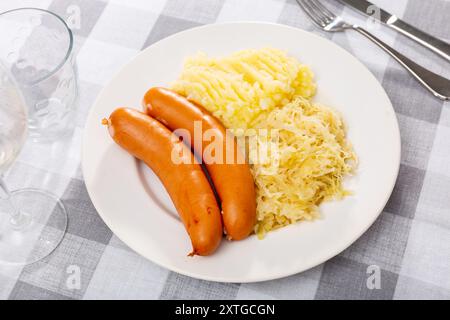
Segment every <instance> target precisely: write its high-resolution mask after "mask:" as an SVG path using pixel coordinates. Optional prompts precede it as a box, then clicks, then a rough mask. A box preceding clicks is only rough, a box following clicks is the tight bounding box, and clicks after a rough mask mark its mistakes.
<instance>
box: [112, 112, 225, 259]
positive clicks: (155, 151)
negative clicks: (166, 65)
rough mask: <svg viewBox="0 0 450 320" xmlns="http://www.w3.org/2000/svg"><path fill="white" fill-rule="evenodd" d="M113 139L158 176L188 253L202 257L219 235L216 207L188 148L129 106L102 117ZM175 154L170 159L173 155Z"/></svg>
mask: <svg viewBox="0 0 450 320" xmlns="http://www.w3.org/2000/svg"><path fill="white" fill-rule="evenodd" d="M103 124H106V125H108V129H109V133H110V135H111V137H112V138H113V139H114V141H115V142H116V143H117V144H118V145H120V146H121V147H122V148H124V149H125V150H126V151H128V152H129V153H130V154H132V155H133V156H135V157H136V158H138V159H140V160H142V161H144V162H145V163H146V164H147V165H148V166H149V167H150V168H151V169H152V170H153V171H154V172H155V173H156V175H157V176H158V177H159V179H160V180H161V182H162V183H163V185H164V187H165V188H166V190H167V192H168V193H169V195H170V198H171V199H172V201H173V203H174V205H175V208H176V209H177V211H178V213H179V215H180V217H181V220H182V221H183V223H184V226H185V227H186V230H187V232H188V234H189V236H190V238H191V242H192V247H193V251H192V253H191V254H190V255H201V256H206V255H210V254H212V253H213V252H214V251H215V250H216V249H217V247H218V246H219V244H220V242H221V239H222V236H223V226H222V221H221V215H220V209H219V206H218V204H217V201H216V198H215V196H214V192H213V190H212V187H211V185H210V184H209V182H208V180H207V178H206V175H205V173H204V172H203V170H202V168H201V166H200V164H199V163H198V162H197V161H195V159H194V156H193V154H192V152H191V150H190V149H189V148H188V147H187V146H186V145H185V144H184V143H183V142H182V141H180V140H179V139H178V138H176V137H175V136H174V135H173V134H172V132H171V131H170V130H168V129H167V128H166V127H164V126H163V125H162V124H161V123H160V122H158V121H157V120H155V119H153V118H151V117H150V116H148V115H146V114H144V113H142V112H140V111H137V110H133V109H129V108H120V109H117V110H115V111H114V112H113V113H112V114H111V116H110V118H109V120H106V119H104V120H103ZM174 154H176V155H178V156H179V158H178V159H176V161H173V160H174V159H173V158H172V157H173V155H174Z"/></svg>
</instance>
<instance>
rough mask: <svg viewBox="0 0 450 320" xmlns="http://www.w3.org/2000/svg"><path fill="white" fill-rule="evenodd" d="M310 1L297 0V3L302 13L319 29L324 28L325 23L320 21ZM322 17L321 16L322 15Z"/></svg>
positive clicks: (322, 20)
mask: <svg viewBox="0 0 450 320" xmlns="http://www.w3.org/2000/svg"><path fill="white" fill-rule="evenodd" d="M309 1H310V0H297V3H298V4H299V5H300V7H302V9H303V11H305V13H306V14H307V15H308V16H309V17H310V18H311V20H312V21H313V22H314V23H315V24H316V25H318V26H319V27H320V28H324V27H325V26H326V23H325V21H324V19H322V18H321V17H320V16H319V15H318V14H317V12H318V11H317V10H316V9H314V8H313V7H311V5H310V3H309ZM322 17H323V15H322Z"/></svg>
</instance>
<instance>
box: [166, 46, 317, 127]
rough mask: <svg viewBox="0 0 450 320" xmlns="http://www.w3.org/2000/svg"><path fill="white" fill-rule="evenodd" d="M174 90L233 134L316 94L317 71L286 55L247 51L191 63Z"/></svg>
mask: <svg viewBox="0 0 450 320" xmlns="http://www.w3.org/2000/svg"><path fill="white" fill-rule="evenodd" d="M172 89H174V90H175V91H177V92H178V93H180V94H182V95H184V96H186V97H187V98H188V99H190V100H192V101H195V102H197V103H198V104H200V105H202V106H204V107H206V108H207V109H208V110H209V111H211V112H212V113H213V114H214V115H215V116H216V117H218V118H219V119H221V120H222V122H223V124H224V125H225V126H226V127H228V128H251V127H252V124H253V120H254V119H255V118H256V117H258V116H259V115H260V114H261V113H267V112H269V111H271V110H273V109H274V108H276V107H281V106H283V105H285V104H287V103H288V102H289V101H291V100H292V99H293V97H295V96H301V97H304V98H310V97H312V96H313V95H314V93H315V91H316V85H315V83H314V81H313V74H312V72H311V70H310V69H309V68H308V67H307V66H305V65H302V64H300V63H299V62H298V61H297V60H296V59H295V58H293V57H290V56H288V55H287V54H286V53H285V52H284V51H281V50H277V49H272V48H265V49H261V50H242V51H238V52H236V53H234V54H231V55H230V56H227V57H221V58H211V57H208V56H206V55H205V54H202V53H200V54H198V55H196V56H194V57H191V58H188V59H187V60H186V62H185V65H184V68H183V71H182V73H181V75H180V77H179V79H178V80H177V81H175V83H173V85H172Z"/></svg>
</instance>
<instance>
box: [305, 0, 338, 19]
mask: <svg viewBox="0 0 450 320" xmlns="http://www.w3.org/2000/svg"><path fill="white" fill-rule="evenodd" d="M310 1H311V3H313V4H314V5H315V6H316V7H317V9H319V10H320V11H322V12H323V14H325V15H326V16H327V17H328V18H329V19H331V20H333V19H335V18H336V15H335V14H334V13H333V12H331V11H330V10H328V9H327V7H325V6H324V5H323V4H322V2H321V1H320V0H310Z"/></svg>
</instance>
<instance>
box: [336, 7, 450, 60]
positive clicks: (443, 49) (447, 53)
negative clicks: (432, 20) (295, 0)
mask: <svg viewBox="0 0 450 320" xmlns="http://www.w3.org/2000/svg"><path fill="white" fill-rule="evenodd" d="M339 1H341V2H342V3H344V4H346V5H349V6H351V7H352V8H354V9H356V10H358V11H359V12H361V13H362V14H364V15H366V16H369V15H370V16H371V17H372V18H374V19H377V20H379V21H381V22H383V23H384V24H386V25H387V26H389V27H391V28H392V29H394V30H396V31H398V32H400V33H401V34H403V35H404V36H406V37H408V38H410V39H411V40H414V41H416V42H417V43H419V44H421V45H423V46H424V47H426V48H428V49H429V50H431V51H433V52H434V53H436V54H438V55H439V56H441V57H443V58H444V59H446V60H447V61H449V62H450V44H449V43H447V42H445V41H443V40H441V39H438V38H436V37H434V36H432V35H429V34H428V33H426V32H424V31H422V30H419V29H417V28H416V27H414V26H412V25H410V24H408V23H406V22H404V21H402V20H401V19H399V18H398V17H397V16H396V15H394V14H391V13H389V12H387V11H385V10H383V9H381V8H380V7H378V6H376V5H375V4H373V3H371V2H370V1H366V0H339ZM375 10H376V11H375ZM374 12H377V14H373V13H374ZM378 13H379V14H378Z"/></svg>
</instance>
